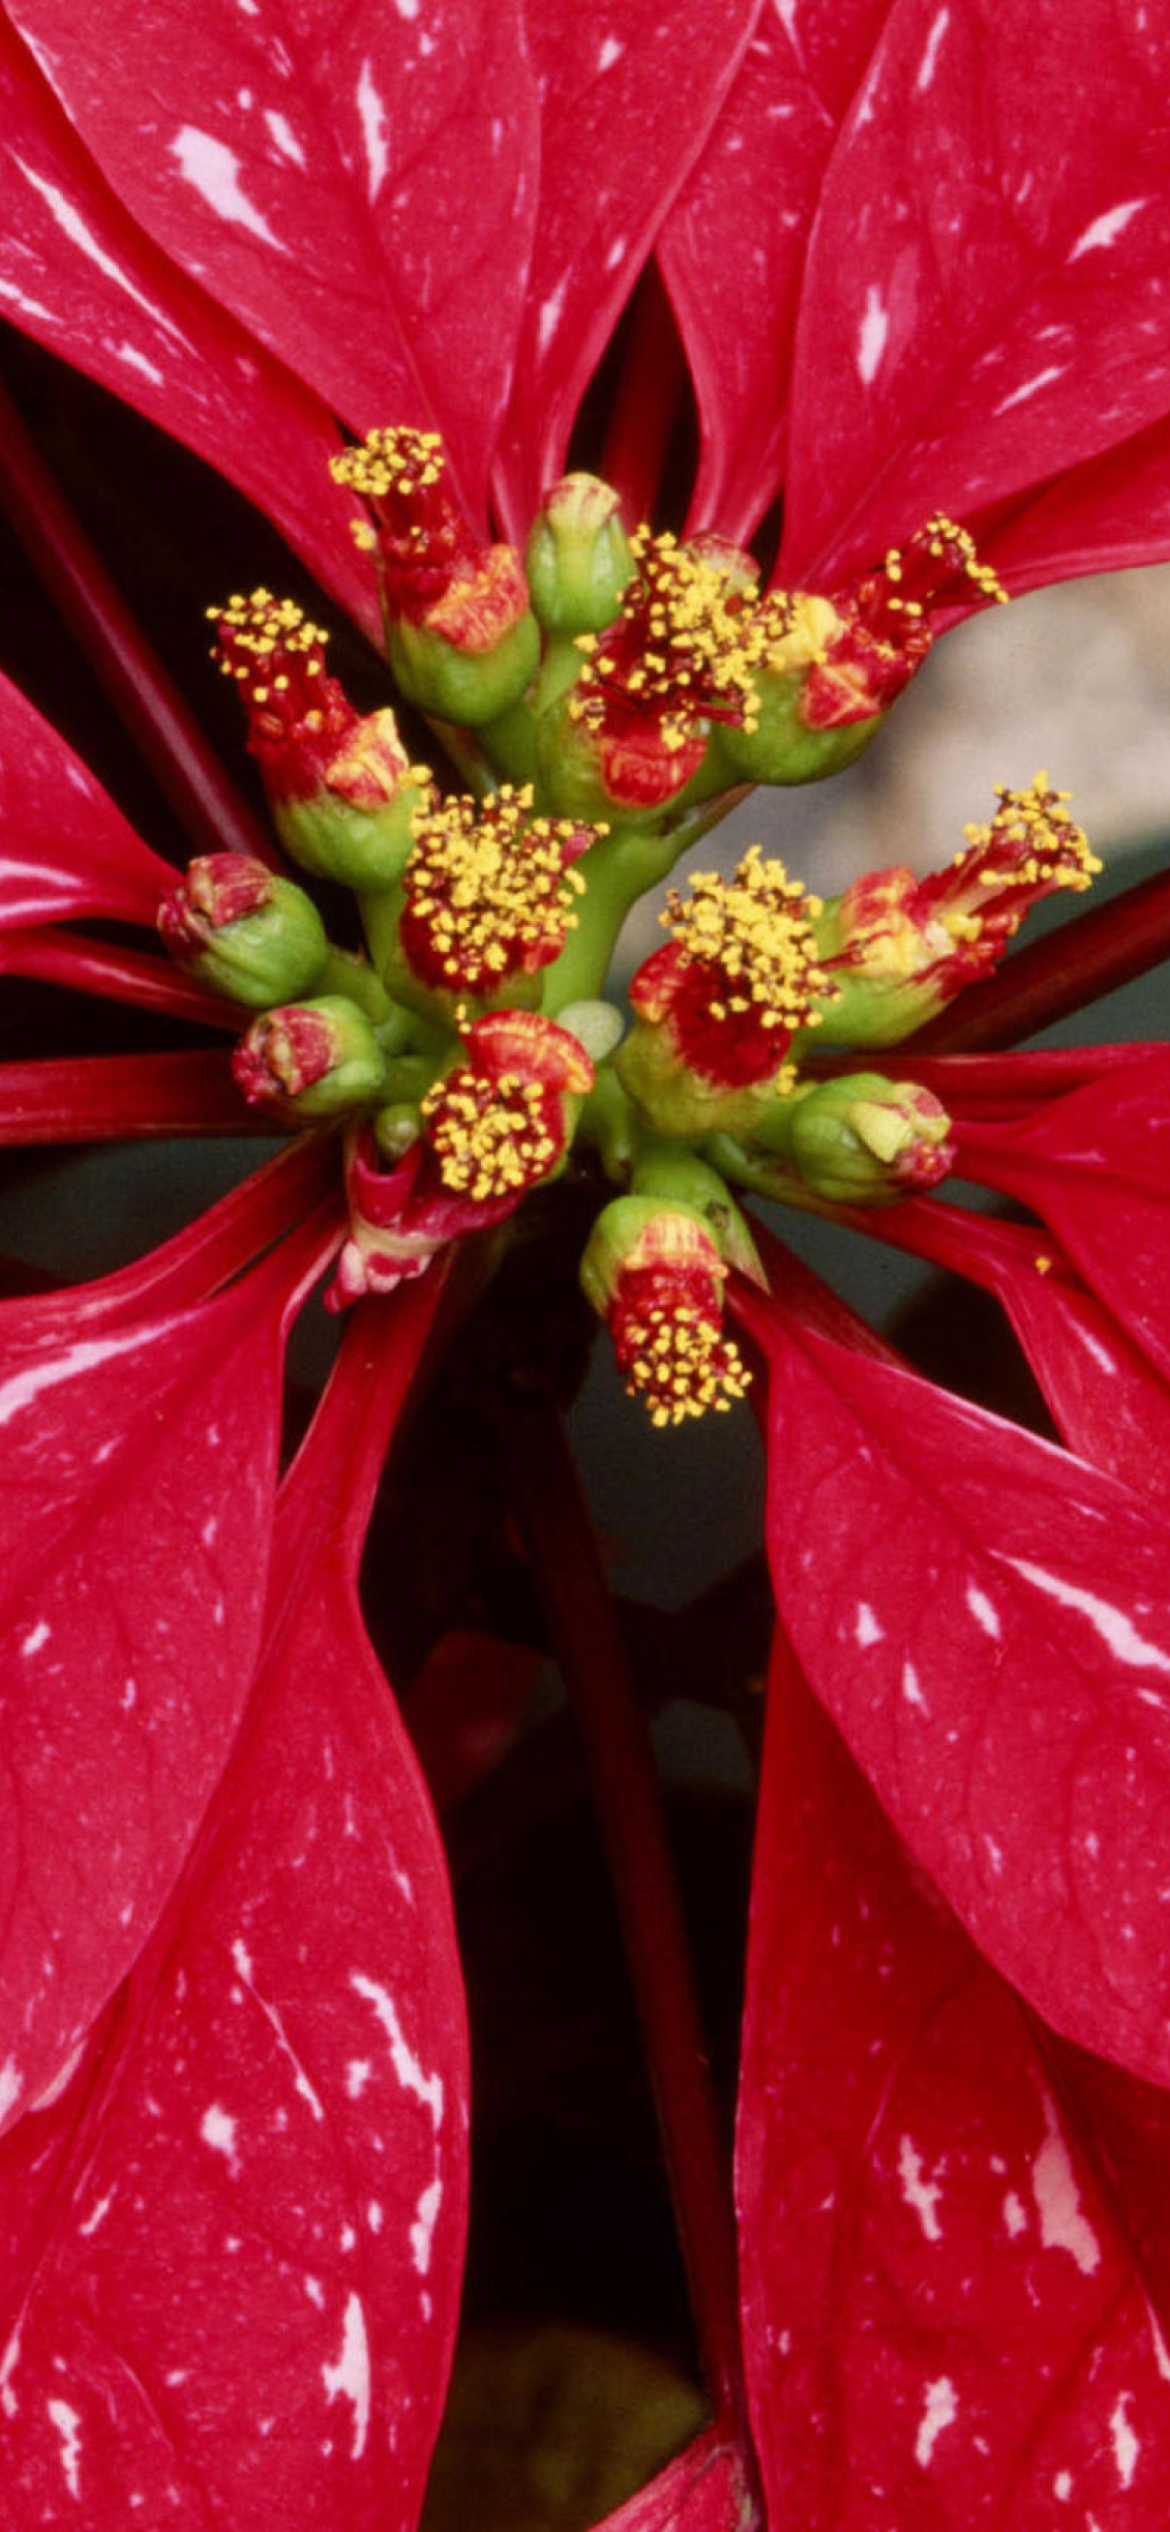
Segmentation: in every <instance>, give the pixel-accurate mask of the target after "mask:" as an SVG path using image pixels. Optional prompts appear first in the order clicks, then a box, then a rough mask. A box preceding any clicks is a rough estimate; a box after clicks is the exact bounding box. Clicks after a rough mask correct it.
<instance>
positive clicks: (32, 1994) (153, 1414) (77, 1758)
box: [0, 1223, 330, 2125]
mask: <svg viewBox="0 0 1170 2532" xmlns="http://www.w3.org/2000/svg"><path fill="white" fill-rule="evenodd" d="M329 1245H330V1242H329V1240H328V1238H326V1239H325V1240H324V1241H323V1239H322V1233H321V1226H320V1224H319V1223H317V1224H315V1225H313V1226H310V1230H309V1232H308V1233H302V1234H300V1235H299V1236H297V1237H296V1238H294V1239H293V1240H292V1241H291V1242H290V1243H289V1244H288V1246H287V1248H285V1249H283V1250H281V1251H279V1252H278V1254H277V1256H276V1257H275V1259H273V1260H272V1261H270V1262H269V1264H268V1265H266V1266H264V1267H261V1268H260V1269H259V1270H258V1271H257V1272H256V1273H255V1274H254V1275H252V1276H250V1277H248V1278H247V1279H246V1280H245V1281H244V1282H242V1283H239V1284H235V1285H233V1286H232V1287H231V1289H230V1290H229V1291H228V1292H227V1293H225V1294H223V1295H222V1296H221V1297H220V1299H219V1300H217V1301H212V1302H209V1303H206V1304H204V1305H203V1306H202V1307H201V1308H198V1309H196V1310H193V1311H190V1312H188V1313H186V1314H183V1315H179V1316H174V1315H171V1316H154V1317H147V1318H142V1319H140V1320H138V1321H137V1322H136V1323H135V1322H133V1321H129V1320H124V1321H122V1322H121V1323H119V1325H118V1326H117V1327H116V1328H109V1327H107V1329H106V1330H105V1331H104V1332H103V1333H102V1334H100V1335H97V1336H94V1335H79V1336H77V1337H76V1338H75V1339H74V1340H73V1341H72V1342H69V1341H66V1342H65V1343H62V1341H61V1335H62V1331H61V1329H60V1326H59V1324H54V1314H53V1312H52V1310H51V1309H49V1310H46V1311H44V1312H43V1313H41V1314H39V1315H37V1314H34V1317H33V1320H32V1323H31V1324H30V1322H29V1321H28V1320H27V1319H26V1316H25V1314H24V1312H23V1310H22V1308H21V1305H20V1304H19V1303H10V1304H8V1305H7V1307H6V1309H5V1310H4V1312H3V1314H2V1317H0V1331H2V1333H0V1375H2V1376H0V1423H2V1424H3V1426H4V1428H5V1452H4V1470H3V1497H4V1505H5V1569H4V1582H3V1608H2V1614H0V1629H2V1632H3V1638H4V1653H3V1657H2V1660H0V1672H2V1675H3V1677H4V1680H5V1683H6V1687H5V1751H6V1764H5V1772H4V1777H3V1782H2V1786H0V1811H2V1814H3V1829H2V1832H0V1927H2V1929H3V1931H2V1938H0V2033H2V2038H0V2125H2V2124H3V2123H4V2121H5V2120H6V2119H10V2118H11V2117H14V2116H18V2115H19V2114H20V2113H21V2112H22V2111H25V2110H27V2108H28V2107H29V2105H30V2103H33V2102H35V2101H36V2099H37V2098H38V2096H39V2095H40V2094H41V2093H42V2092H43V2091H44V2089H45V2086H46V2085H47V2084H49V2083H52V2082H54V2081H55V2080H56V2079H57V2078H58V2076H59V2072H60V2069H61V2066H62V2062H63V2061H64V2060H66V2059H67V2058H68V2056H69V2053H70V2051H71V2050H73V2049H74V2048H75V2047H76V2045H77V2043H78V2041H79V2040H80V2039H82V2038H84V2036H85V2034H86V2032H87V2031H88V2029H89V2027H90V2025H91V2023H92V2021H93V2019H94V2016H95V2014H96V2013H97V2011H98V2010H99V2008H100V2006H101V2005H102V2004H103V2003H104V2001H105V1999H106V1998H107V1996H109V1994H110V1993H111V1991H112V1989H113V1988H114V1987H115V1986H116V1985H117V1982H118V1980H119V1979H120V1978H122V1977H123V1976H124V1975H125V1972H126V1970H127V1968H128V1966H129V1964H130V1962H131V1961H132V1960H133V1959H134V1957H135V1955H136V1954H137V1952H138V1951H139V1950H140V1949H141V1946H142V1943H143V1941H144V1939H145V1937H146V1935H147V1934H148V1933H149V1931H150V1929H151V1927H152V1925H153V1924H154V1921H155V1919H156V1917H157V1915H158V1912H159V1909H160V1907H161V1906H162V1904H163V1902H164V1900H165V1898H166V1896H167V1894H168V1892H169V1890H170V1888H171V1885H172V1883H173V1881H174V1878H175V1874H176V1872H177V1870H178V1868H179V1866H180V1864H181V1863H182V1861H183V1859H184V1857H185V1855H186V1852H187V1849H188V1847H189V1845H190V1842H191V1838H192V1836H193V1834H194V1832H195V1830H196V1828H197V1826H198V1823H199V1820H200V1818H201V1817H202V1813H203V1810H204V1807H205V1805H206V1802H207V1799H208V1796H209V1794H210V1792H211V1790H212V1788H213V1786H214V1784H215V1782H216V1780H217V1778H218V1775H219V1772H220V1769H221V1768H222V1765H223V1762H224V1758H225V1756H226V1753H227V1750H228V1747H229V1745H230V1742H231V1737H232V1734H233V1732H234V1730H235V1727H236V1723H237V1720H238V1717H239V1713H240V1708H241V1705H242V1702H243V1699H244V1697H245V1695H246V1693H247V1685H248V1680H249V1678H250V1675H251V1670H252V1666H253V1663H254V1660H255V1655H256V1651H257V1648H258V1644H259V1637H260V1621H261V1615H262V1610H263V1604H264V1590H265V1583H266V1579H267V1562H268V1540H269V1531H270V1526H271V1521H272V1501H273V1488H274V1485H275V1478H276V1450H277V1443H278V1439H279V1431H280V1407H281V1370H282V1363H283V1337H284V1326H285V1322H286V1320H287V1317H288V1315H289V1313H290V1310H291V1308H292V1306H293V1304H294V1302H295V1300H296V1299H297V1298H298V1297H299V1294H300V1293H301V1291H302V1290H303V1289H304V1287H305V1285H306V1282H307V1281H309V1280H311V1279H312V1278H313V1276H314V1275H315V1274H316V1273H318V1272H319V1271H320V1268H321V1265H322V1264H323V1263H324V1261H325V1257H326V1256H327V1254H328V1249H329Z"/></svg>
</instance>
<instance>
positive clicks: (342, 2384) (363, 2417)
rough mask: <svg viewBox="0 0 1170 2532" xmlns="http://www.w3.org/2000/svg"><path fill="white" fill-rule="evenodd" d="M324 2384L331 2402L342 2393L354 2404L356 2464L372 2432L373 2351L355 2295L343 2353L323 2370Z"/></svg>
mask: <svg viewBox="0 0 1170 2532" xmlns="http://www.w3.org/2000/svg"><path fill="white" fill-rule="evenodd" d="M321 2380H322V2382H323V2383H324V2385H325V2395H326V2398H327V2399H328V2400H331V2401H332V2400H336V2398H337V2396H338V2393H340V2394H341V2397H342V2398H343V2399H344V2400H350V2401H352V2402H353V2443H352V2444H351V2446H350V2448H349V2449H350V2456H351V2458H352V2460H354V2461H355V2462H358V2461H360V2460H361V2457H362V2454H363V2453H364V2451H365V2449H366V2437H367V2435H368V2433H369V2428H370V2347H369V2341H368V2339H367V2337H366V2316H365V2314H364V2312H363V2311H362V2303H361V2296H360V2295H351V2296H350V2298H349V2301H348V2303H347V2304H346V2307H345V2322H344V2326H343V2330H342V2338H341V2353H340V2355H339V2356H338V2358H337V2362H336V2364H334V2365H323V2366H322V2367H321Z"/></svg>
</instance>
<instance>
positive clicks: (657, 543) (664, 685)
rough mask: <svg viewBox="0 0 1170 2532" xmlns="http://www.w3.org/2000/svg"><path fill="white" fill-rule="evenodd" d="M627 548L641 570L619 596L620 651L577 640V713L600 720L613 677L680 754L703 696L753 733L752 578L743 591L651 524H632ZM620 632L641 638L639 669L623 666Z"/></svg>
mask: <svg viewBox="0 0 1170 2532" xmlns="http://www.w3.org/2000/svg"><path fill="white" fill-rule="evenodd" d="M630 551H631V553H632V555H633V558H634V563H635V567H636V568H635V574H634V577H633V579H632V580H631V581H630V582H629V584H628V586H627V588H626V589H625V591H624V593H623V596H622V601H621V611H620V615H619V617H618V625H617V634H616V638H617V641H618V644H619V649H618V652H617V654H616V655H615V653H614V652H613V651H608V650H607V651H604V652H602V654H601V656H600V657H596V658H595V657H594V653H593V648H592V644H593V640H594V637H593V636H586V637H584V638H582V639H581V640H579V642H578V645H577V647H578V648H579V649H580V650H581V651H582V652H583V653H584V655H585V658H586V663H587V664H586V666H585V668H584V669H583V671H582V674H581V676H580V678H579V679H578V682H577V685H576V687H575V688H574V690H573V693H572V695H571V697H570V704H569V709H570V712H571V713H572V715H573V717H574V718H575V719H578V720H589V719H591V718H596V717H597V715H598V711H599V705H600V708H603V705H601V700H600V695H599V688H600V682H601V681H602V680H604V679H609V680H611V681H613V680H614V679H615V678H616V679H617V682H619V683H620V684H621V685H622V686H623V687H624V688H625V690H626V691H627V692H628V693H630V694H631V695H634V696H636V697H637V699H638V701H639V703H642V704H645V705H646V706H648V707H649V709H650V710H651V711H652V712H653V713H654V714H655V716H656V717H659V718H660V720H661V726H662V733H663V739H664V743H665V745H666V747H667V748H668V749H669V750H671V751H672V752H674V753H677V752H678V750H679V749H680V748H681V747H684V746H685V745H686V743H687V739H688V737H689V736H690V733H691V731H692V729H693V726H694V722H695V720H696V718H699V717H701V716H702V714H703V711H704V707H705V699H706V700H707V701H709V702H710V703H712V704H713V705H717V706H718V707H719V708H721V709H723V710H724V711H725V712H726V711H730V712H732V713H733V714H734V717H735V718H736V720H737V721H739V722H741V723H742V726H743V727H744V728H745V729H748V730H751V729H754V728H755V727H756V723H757V720H758V706H757V700H756V691H755V685H754V681H753V673H752V672H753V669H754V667H755V664H756V660H757V657H758V645H757V644H756V643H755V642H754V641H753V639H752V634H751V626H752V607H753V604H754V601H755V598H756V589H755V586H754V584H750V585H749V586H748V588H747V589H746V590H740V589H737V588H736V587H735V586H734V584H733V582H732V580H731V578H730V575H729V574H728V573H727V572H725V571H721V570H720V569H719V568H718V566H717V565H716V564H714V563H712V562H710V561H708V560H707V558H706V557H705V556H704V555H701V554H693V553H690V552H688V550H687V548H686V547H685V546H682V545H680V544H679V542H678V539H677V537H674V536H672V535H670V534H669V533H664V534H662V535H659V536H656V535H655V534H654V533H653V531H652V530H651V529H650V528H648V527H640V528H637V529H635V531H634V534H633V536H632V537H631V539H630ZM623 628H624V632H625V641H626V642H627V643H628V642H629V641H630V639H631V637H632V638H637V636H639V635H640V636H641V646H640V648H639V649H638V651H637V653H636V655H635V657H634V659H633V664H632V665H626V652H625V649H624V648H623V647H621V645H622V636H623ZM619 661H620V663H621V664H620V667H619ZM688 705H689V708H687V707H688ZM672 707H673V708H672Z"/></svg>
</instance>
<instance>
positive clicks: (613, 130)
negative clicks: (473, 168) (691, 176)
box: [495, 0, 758, 536]
mask: <svg viewBox="0 0 1170 2532" xmlns="http://www.w3.org/2000/svg"><path fill="white" fill-rule="evenodd" d="M757 5H758V0H688V5H687V7H686V9H685V10H683V11H681V12H680V11H678V10H677V9H676V10H669V9H662V8H660V7H659V6H658V0H595V5H593V6H591V7H589V8H587V9H583V8H581V7H580V6H579V5H578V4H577V0H529V5H528V8H527V21H528V40H529V44H530V46H531V50H532V57H533V61H534V64H535V68H536V74H537V79H538V82H539V84H540V87H541V91H542V103H541V157H540V201H539V208H538V212H537V221H536V234H535V238H534V242H533V250H532V264H531V270H530V273H529V277H528V289H527V296H526V302H525V312H524V321H523V327H522V330H521V335H520V342H519V349H518V352H517V357H516V369H515V378H514V383H513V389H512V401H511V406H510V409H509V415H508V430H507V435H506V438H505V440H504V442H503V444H502V446H501V450H500V456H499V463H498V465H497V468H496V476H495V489H496V494H497V498H498V500H499V502H500V505H501V508H502V510H503V514H504V516H505V518H506V519H507V521H508V522H509V527H510V530H511V532H512V533H513V534H515V535H520V536H522V535H523V534H524V532H525V529H526V527H527V523H528V520H529V518H530V516H531V513H532V509H533V507H534V505H535V503H536V502H537V501H538V500H539V497H540V494H541V492H542V491H543V490H544V488H545V486H546V485H547V484H550V483H552V482H553V481H554V480H555V478H556V477H557V476H558V475H559V474H560V473H561V471H562V468H563V466H564V462H565V453H566V450H567V447H568V441H569V433H570V431H571V429H572V425H573V421H574V418H575V415H576V412H577V408H578V405H579V404H580V401H581V398H582V395H583V394H584V391H585V388H586V386H587V384H588V381H589V377H590V375H591V372H592V370H593V369H594V367H595V365H596V362H597V360H598V358H599V356H600V353H601V351H602V349H603V347H604V345H605V342H606V340H607V338H608V336H609V333H610V331H611V329H612V327H613V324H614V321H615V319H616V317H617V315H618V312H619V310H620V309H621V308H622V307H623V305H624V303H625V301H626V299H627V298H628V296H629V293H630V290H631V288H632V286H633V283H634V281H635V280H636V278H637V275H638V273H639V271H640V269H641V267H642V265H643V263H644V262H645V260H646V258H647V255H648V254H649V252H650V249H651V247H652V245H653V242H654V236H655V232H656V230H657V229H658V228H659V227H660V225H661V222H662V219H663V216H664V214H665V212H666V211H667V210H668V208H669V206H670V203H671V201H672V200H673V198H674V195H675V194H676V193H677V191H678V189H679V186H680V185H681V184H682V182H683V180H684V178H685V177H686V176H687V174H688V173H689V171H690V169H691V167H692V166H693V165H694V163H695V161H696V159H697V158H698V157H699V155H700V152H701V151H702V149H703V147H704V144H705V142H706V139H707V135H708V133H709V131H710V130H711V127H712V125H713V123H714V121H715V118H716V116H717V114H718V112H719V108H720V106H721V104H722V102H723V99H724V96H725V95H726V93H727V90H728V87H729V86H730V83H731V81H732V79H733V77H734V75H735V72H736V70H737V68H738V65H739V62H740V59H741V57H742V54H743V50H744V47H745V45H746V42H747V38H748V33H749V30H750V27H751V22H752V19H753V17H754V16H755V14H756V9H757Z"/></svg>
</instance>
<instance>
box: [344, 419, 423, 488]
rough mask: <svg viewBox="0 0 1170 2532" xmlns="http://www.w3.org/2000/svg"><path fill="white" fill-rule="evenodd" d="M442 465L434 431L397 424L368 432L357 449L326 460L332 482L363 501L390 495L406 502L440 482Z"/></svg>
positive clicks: (346, 450) (345, 450)
mask: <svg viewBox="0 0 1170 2532" xmlns="http://www.w3.org/2000/svg"><path fill="white" fill-rule="evenodd" d="M446 464H447V461H446V458H445V456H444V454H443V443H442V440H441V438H440V436H439V433H438V432H437V431H415V430H411V429H409V428H408V427H407V426H406V425H405V424H399V425H395V426H393V427H391V428H390V429H382V430H377V431H368V432H367V434H366V437H365V439H364V440H363V441H362V443H361V445H360V447H358V448H346V449H343V450H342V452H341V454H340V456H339V457H331V458H330V460H329V472H330V474H331V475H332V477H333V480H334V482H335V483H339V484H347V485H348V487H349V489H350V491H351V492H358V493H361V494H362V495H363V497H364V499H365V500H367V501H385V500H387V499H388V498H389V497H390V495H391V494H394V493H396V494H398V495H399V496H400V497H401V498H402V499H404V500H407V501H409V500H412V499H414V498H416V497H417V496H418V494H419V493H422V492H430V491H431V490H433V488H434V486H435V485H436V484H438V483H441V481H442V478H443V475H444V473H445V471H446Z"/></svg>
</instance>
